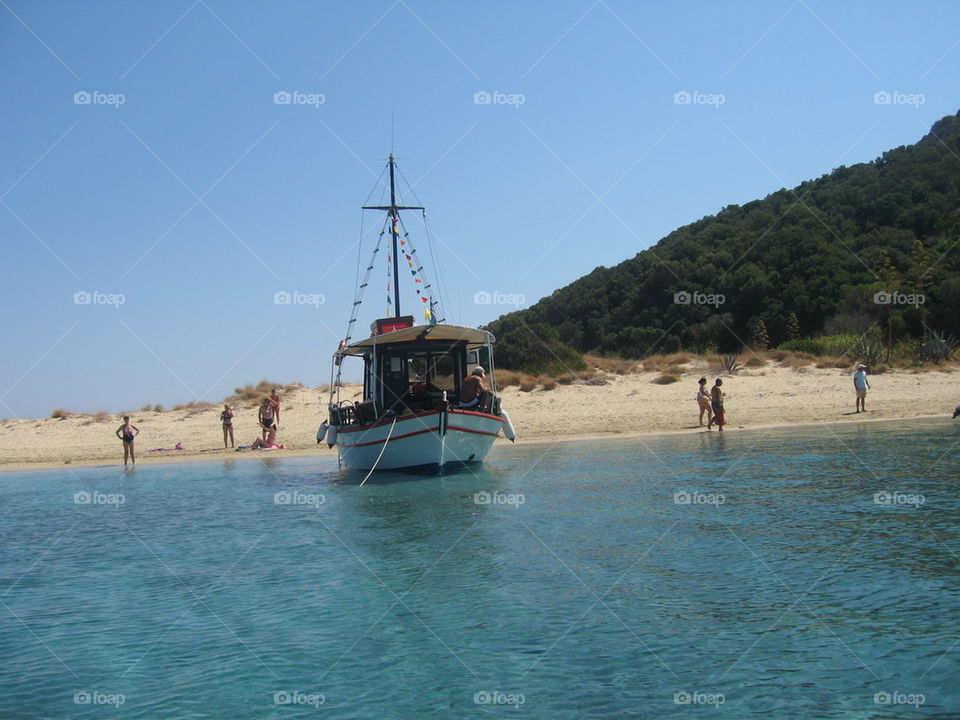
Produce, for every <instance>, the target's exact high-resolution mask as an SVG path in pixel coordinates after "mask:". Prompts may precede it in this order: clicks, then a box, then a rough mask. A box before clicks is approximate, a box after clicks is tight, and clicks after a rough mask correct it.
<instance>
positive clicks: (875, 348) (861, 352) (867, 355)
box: [849, 337, 883, 367]
mask: <svg viewBox="0 0 960 720" xmlns="http://www.w3.org/2000/svg"><path fill="white" fill-rule="evenodd" d="M849 354H850V355H852V356H853V357H854V358H857V359H859V360H861V361H863V362H864V363H865V364H866V365H867V366H868V367H873V366H875V365H876V364H877V363H879V362H880V357H881V356H882V355H883V345H881V344H880V343H879V342H878V341H877V340H875V339H873V338H872V337H862V338H859V339H858V340H857V341H856V342H855V343H854V344H853V347H851V348H850V352H849Z"/></svg>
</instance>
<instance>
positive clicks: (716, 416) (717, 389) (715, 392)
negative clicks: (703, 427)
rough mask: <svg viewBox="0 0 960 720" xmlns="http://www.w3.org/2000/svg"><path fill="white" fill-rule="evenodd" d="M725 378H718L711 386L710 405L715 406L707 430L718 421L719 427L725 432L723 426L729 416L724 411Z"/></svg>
mask: <svg viewBox="0 0 960 720" xmlns="http://www.w3.org/2000/svg"><path fill="white" fill-rule="evenodd" d="M722 387H723V380H722V379H720V378H717V382H716V383H714V385H713V387H712V388H710V407H711V408H713V417H712V418H711V419H710V420H709V422H707V430H709V429H710V427H711V426H712V425H713V424H714V423H716V424H717V429H718V430H719V431H720V432H723V426H724V425H726V424H727V418H726V416H725V415H724V412H723V390H722V389H721V388H722Z"/></svg>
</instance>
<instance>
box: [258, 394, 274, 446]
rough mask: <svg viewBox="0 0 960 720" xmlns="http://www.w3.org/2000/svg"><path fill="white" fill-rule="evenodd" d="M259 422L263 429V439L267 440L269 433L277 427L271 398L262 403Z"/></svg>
mask: <svg viewBox="0 0 960 720" xmlns="http://www.w3.org/2000/svg"><path fill="white" fill-rule="evenodd" d="M257 422H259V423H260V427H261V428H262V429H263V439H264V440H266V439H267V433H269V432H270V430H275V429H276V427H277V424H276V423H275V422H274V419H273V403H272V402H270V398H264V399H263V402H261V403H260V410H258V411H257Z"/></svg>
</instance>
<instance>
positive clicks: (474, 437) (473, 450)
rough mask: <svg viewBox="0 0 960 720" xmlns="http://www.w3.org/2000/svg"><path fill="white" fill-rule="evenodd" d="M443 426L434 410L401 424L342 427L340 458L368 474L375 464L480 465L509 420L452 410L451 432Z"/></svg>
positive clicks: (389, 466) (386, 466)
mask: <svg viewBox="0 0 960 720" xmlns="http://www.w3.org/2000/svg"><path fill="white" fill-rule="evenodd" d="M443 422H444V418H443V416H442V413H440V412H439V411H434V412H427V413H419V414H417V415H408V416H404V417H401V418H398V419H397V421H396V423H394V421H393V420H388V421H385V422H379V423H377V424H375V425H368V426H365V427H341V428H340V432H339V434H338V438H337V448H338V449H339V451H340V459H341V460H342V462H343V464H344V465H346V466H347V467H348V468H352V469H354V470H369V469H370V468H372V467H374V465H376V467H377V469H378V470H400V469H403V468H413V467H421V466H434V467H441V468H442V467H443V466H444V465H447V464H450V463H453V464H459V463H470V462H481V461H482V460H483V459H484V458H485V457H486V455H487V453H488V452H489V450H490V447H491V445H493V441H494V440H495V439H496V438H497V435H498V434H499V433H500V429H501V428H502V427H503V423H504V420H503V418H500V417H497V416H496V415H488V414H486V413H479V412H471V411H464V410H451V411H449V412H448V413H447V415H446V420H445V423H446V433H443V432H442V431H441V423H443ZM391 427H392V432H391ZM388 436H389V440H388ZM384 443H386V447H384ZM381 452H382V456H381ZM378 458H379V462H378V461H377V459H378Z"/></svg>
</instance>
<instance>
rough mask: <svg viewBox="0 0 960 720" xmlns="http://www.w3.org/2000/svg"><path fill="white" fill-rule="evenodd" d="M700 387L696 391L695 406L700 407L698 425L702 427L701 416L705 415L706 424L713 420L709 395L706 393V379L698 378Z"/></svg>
mask: <svg viewBox="0 0 960 720" xmlns="http://www.w3.org/2000/svg"><path fill="white" fill-rule="evenodd" d="M697 382H698V383H699V384H700V386H699V388H698V389H697V405H699V406H700V425H701V426H702V425H703V414H704V413H706V414H707V422H708V423H709V422H710V421H711V420H712V419H713V408H712V407H711V406H710V393H709V392H707V379H706V378H705V377H702V378H700V379H699V380H698V381H697Z"/></svg>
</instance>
